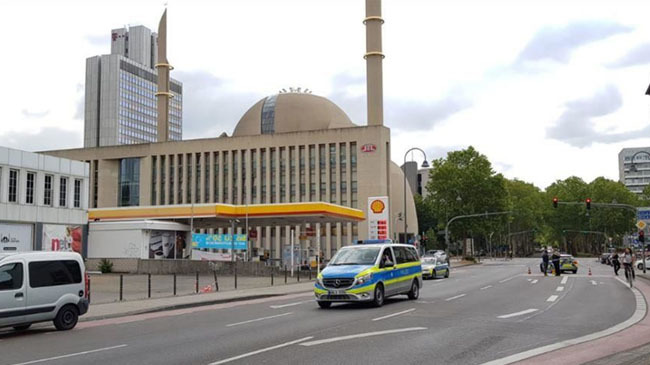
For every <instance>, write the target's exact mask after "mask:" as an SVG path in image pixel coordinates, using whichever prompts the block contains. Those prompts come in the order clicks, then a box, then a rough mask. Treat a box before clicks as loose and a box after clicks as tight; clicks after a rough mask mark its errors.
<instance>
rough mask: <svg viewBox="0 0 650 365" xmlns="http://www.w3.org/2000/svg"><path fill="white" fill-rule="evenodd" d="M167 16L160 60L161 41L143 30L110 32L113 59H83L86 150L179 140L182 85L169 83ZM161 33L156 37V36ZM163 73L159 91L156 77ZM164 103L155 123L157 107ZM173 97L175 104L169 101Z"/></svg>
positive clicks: (158, 82)
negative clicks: (84, 71) (84, 61)
mask: <svg viewBox="0 0 650 365" xmlns="http://www.w3.org/2000/svg"><path fill="white" fill-rule="evenodd" d="M166 13H167V12H166V11H165V13H164V14H163V18H162V19H161V29H164V31H165V34H164V35H163V38H165V39H163V41H162V43H163V44H164V45H165V49H164V51H163V53H162V54H163V57H164V59H163V60H160V59H159V58H160V56H159V48H160V47H159V42H161V41H160V39H159V38H161V36H160V35H159V34H157V33H155V32H152V31H151V30H150V29H148V28H147V27H144V26H133V27H125V28H119V29H113V30H112V31H111V54H108V55H100V56H94V57H90V58H88V59H86V91H85V111H84V147H98V146H111V145H120V144H134V143H146V142H157V141H159V140H160V141H167V140H172V141H174V140H181V139H182V137H183V131H182V129H183V117H182V107H183V85H182V84H181V83H180V82H179V81H176V80H174V79H170V78H169V68H168V67H164V68H161V67H160V65H161V64H164V65H167V66H169V65H168V64H167V60H166V26H164V27H163V26H162V25H163V23H166V21H165V20H166ZM159 33H160V31H159ZM159 71H163V73H164V75H163V79H164V81H163V85H162V88H161V86H160V80H159V78H158V72H159ZM161 91H162V92H165V93H166V94H165V96H162V97H160V96H158V99H163V100H165V101H166V103H165V105H164V108H163V109H162V110H163V111H162V113H164V114H165V116H166V117H167V118H162V119H163V120H164V124H163V125H160V124H161V123H160V122H159V121H158V119H159V118H158V115H159V110H160V109H159V105H157V104H158V103H160V101H157V100H156V94H157V93H160V92H161ZM172 97H173V98H172Z"/></svg>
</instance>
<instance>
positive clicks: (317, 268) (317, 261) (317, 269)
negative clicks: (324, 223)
mask: <svg viewBox="0 0 650 365" xmlns="http://www.w3.org/2000/svg"><path fill="white" fill-rule="evenodd" d="M316 234H317V235H318V253H317V254H316V275H319V274H320V226H319V227H318V229H317V230H316Z"/></svg>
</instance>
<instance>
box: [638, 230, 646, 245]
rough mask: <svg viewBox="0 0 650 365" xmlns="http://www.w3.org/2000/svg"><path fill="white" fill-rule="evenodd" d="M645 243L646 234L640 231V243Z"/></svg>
mask: <svg viewBox="0 0 650 365" xmlns="http://www.w3.org/2000/svg"><path fill="white" fill-rule="evenodd" d="M644 242H645V233H643V231H639V243H644Z"/></svg>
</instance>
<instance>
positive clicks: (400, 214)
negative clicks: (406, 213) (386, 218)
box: [393, 212, 403, 242]
mask: <svg viewBox="0 0 650 365" xmlns="http://www.w3.org/2000/svg"><path fill="white" fill-rule="evenodd" d="M401 220H403V219H402V212H397V217H395V219H393V226H394V227H397V221H401ZM393 237H394V239H395V242H397V228H396V229H395V231H394V232H393Z"/></svg>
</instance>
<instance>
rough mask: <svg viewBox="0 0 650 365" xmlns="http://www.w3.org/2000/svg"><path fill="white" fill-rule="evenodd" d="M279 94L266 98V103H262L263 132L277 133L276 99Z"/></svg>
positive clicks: (261, 126)
mask: <svg viewBox="0 0 650 365" xmlns="http://www.w3.org/2000/svg"><path fill="white" fill-rule="evenodd" d="M277 97H278V96H277V95H273V96H269V97H267V98H266V99H264V104H263V105H262V118H261V125H260V129H261V131H262V134H273V133H275V101H276V99H277Z"/></svg>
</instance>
